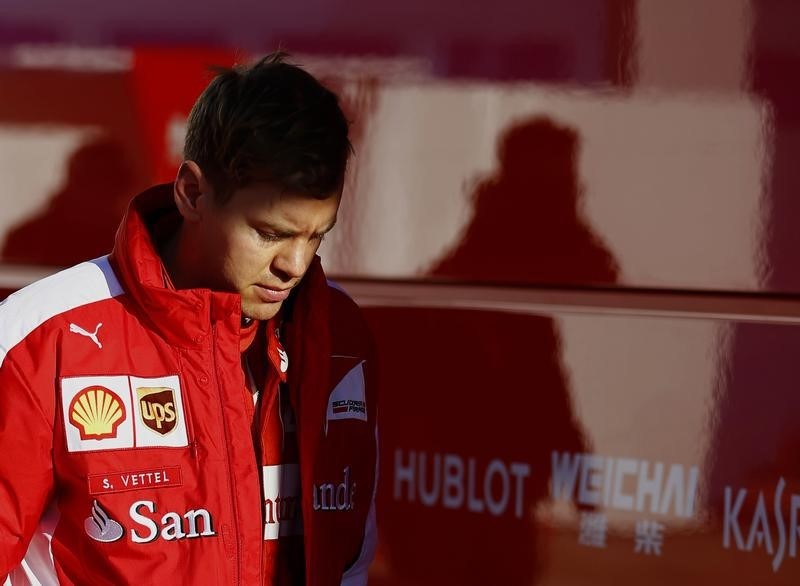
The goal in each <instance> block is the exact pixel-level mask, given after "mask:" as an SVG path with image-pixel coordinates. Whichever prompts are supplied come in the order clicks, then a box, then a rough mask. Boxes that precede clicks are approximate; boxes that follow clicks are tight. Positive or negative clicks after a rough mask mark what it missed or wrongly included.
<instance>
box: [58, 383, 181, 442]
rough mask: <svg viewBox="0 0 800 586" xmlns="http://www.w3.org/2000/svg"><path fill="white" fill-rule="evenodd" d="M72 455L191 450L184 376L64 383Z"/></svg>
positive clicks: (62, 391)
mask: <svg viewBox="0 0 800 586" xmlns="http://www.w3.org/2000/svg"><path fill="white" fill-rule="evenodd" d="M61 408H62V413H63V417H64V419H63V420H64V432H65V435H66V444H67V451H69V452H90V451H96V450H116V449H124V448H145V447H147V448H150V447H178V448H179V447H185V446H188V445H189V438H188V434H187V430H186V418H185V417H184V415H183V414H184V410H183V395H182V393H181V383H180V377H179V376H178V375H176V374H175V375H169V376H162V377H155V378H144V377H137V376H133V375H119V376H76V377H65V378H62V379H61Z"/></svg>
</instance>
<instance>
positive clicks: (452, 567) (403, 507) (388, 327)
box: [367, 118, 617, 585]
mask: <svg viewBox="0 0 800 586" xmlns="http://www.w3.org/2000/svg"><path fill="white" fill-rule="evenodd" d="M578 146H579V139H578V135H577V133H576V132H575V131H574V130H572V129H571V128H567V127H565V126H561V125H558V124H556V123H555V122H553V121H552V120H549V119H547V118H535V119H532V120H528V121H522V122H520V123H518V124H516V125H514V126H513V127H511V128H510V129H508V130H507V131H506V132H505V133H504V134H503V136H502V138H501V141H500V147H499V154H500V156H499V167H498V168H497V170H496V171H495V172H494V173H493V174H492V175H491V176H489V177H487V178H485V179H483V180H482V181H480V182H479V183H478V184H477V186H476V189H475V191H474V194H473V205H474V209H475V214H474V217H473V219H472V222H471V223H470V225H469V226H468V227H467V229H466V230H465V232H464V235H463V239H462V240H461V241H460V242H459V243H458V244H457V246H456V247H455V248H454V249H453V250H452V251H451V252H450V253H449V254H447V256H446V257H445V258H444V259H442V260H441V261H439V262H438V263H436V264H435V265H434V266H433V267H432V268H431V270H430V276H431V277H434V278H438V279H442V278H444V279H446V280H448V281H452V282H454V283H455V282H475V281H477V282H484V283H486V282H488V283H498V284H502V283H541V284H565V283H569V284H573V285H575V284H579V283H580V284H585V283H591V284H600V283H602V284H609V283H613V282H614V281H615V280H616V278H617V265H616V262H615V261H614V259H613V257H612V255H611V253H610V252H609V251H608V250H607V249H606V248H605V247H604V246H603V245H602V243H601V241H600V239H599V238H597V237H596V236H595V235H594V234H593V233H592V231H591V228H590V227H589V226H588V225H586V224H585V223H584V222H583V221H582V219H581V215H580V212H579V210H578V202H579V195H580V192H579V188H578V184H579V182H578V179H577V173H576V166H575V159H576V152H577V148H578ZM367 315H368V318H369V320H370V325H371V328H372V330H373V332H374V335H375V337H376V340H377V344H378V348H379V352H380V367H381V368H380V372H381V377H382V378H381V413H382V414H383V417H382V420H381V422H380V429H381V442H382V448H381V450H382V453H381V458H382V459H381V461H382V463H383V464H382V484H381V488H380V491H379V500H378V505H379V509H378V515H379V519H380V525H381V527H383V528H384V529H383V533H382V541H381V546H380V548H379V563H380V564H383V565H384V567H385V568H387V572H385V573H386V574H387V576H390V578H385V579H382V578H381V577H380V576H376V577H375V578H376V580H375V583H376V584H379V585H380V584H384V585H386V584H431V585H433V584H437V585H438V584H533V583H535V582H536V581H537V580H538V578H539V577H540V576H541V571H542V563H543V561H544V559H545V557H546V556H545V553H543V552H544V550H546V546H547V544H548V543H547V542H548V537H547V532H543V531H541V530H540V528H539V527H538V523H537V520H536V517H535V510H536V507H537V504H539V503H541V502H543V501H544V500H546V499H547V498H549V481H550V470H551V461H552V455H553V453H554V452H570V453H573V454H574V453H583V452H588V451H590V447H589V441H588V440H587V438H586V437H585V435H584V432H583V429H582V426H581V424H580V422H579V421H578V419H577V417H576V414H575V412H574V408H573V404H572V398H571V396H570V390H569V381H568V377H567V374H566V373H565V371H564V367H563V364H562V358H561V343H560V339H559V333H558V329H557V326H556V323H555V322H554V320H553V319H551V318H550V317H549V316H548V315H547V314H544V315H536V314H534V313H527V312H525V313H507V312H502V311H494V310H482V309H479V308H476V309H457V308H441V307H439V308H427V307H421V308H420V307H413V308H408V307H407V308H368V309H367ZM397 450H400V451H401V452H400V455H401V460H400V464H401V468H402V467H407V466H408V464H409V453H410V452H412V451H414V452H415V454H416V457H417V471H416V474H417V478H416V482H417V485H419V484H420V483H421V482H424V483H425V487H424V488H425V490H427V491H428V492H430V491H431V490H432V489H433V488H434V487H435V481H436V478H437V477H436V470H435V469H434V466H433V464H432V460H433V455H434V454H436V453H439V454H455V455H457V456H458V457H459V458H461V460H462V461H463V462H465V464H464V465H465V468H466V467H467V463H468V461H469V460H470V459H473V460H474V466H475V477H476V482H475V485H476V487H477V488H476V489H475V490H476V491H477V492H478V493H479V496H480V495H482V494H483V493H484V488H485V487H484V480H485V471H486V469H487V467H488V465H489V464H490V462H492V461H493V460H500V461H501V462H502V463H503V465H504V466H505V467H506V469H507V470H509V469H510V466H511V464H512V463H524V464H527V465H529V466H530V476H528V477H527V478H525V479H524V482H523V484H522V488H521V490H522V492H523V494H522V496H521V501H522V514H521V515H517V514H516V513H517V511H516V510H515V507H514V505H516V502H517V499H518V498H520V497H518V494H517V493H516V492H514V490H513V488H516V487H515V486H513V483H512V485H510V486H509V490H510V494H509V495H508V499H507V506H506V507H505V509H504V510H503V511H502V513H501V514H497V515H495V514H493V513H492V512H490V511H488V509H487V508H486V506H485V505H484V509H483V511H482V512H476V511H470V510H469V509H468V506H467V505H466V504H465V505H464V506H461V507H459V508H455V509H454V508H447V507H445V506H443V499H442V498H439V499H438V500H437V502H436V503H434V504H433V505H432V506H425V504H424V503H422V502H421V500H420V492H419V490H420V487H419V486H417V494H416V495H414V496H415V498H414V499H412V498H410V495H409V486H408V485H409V483H408V482H407V481H405V480H404V479H403V477H402V475H399V474H398V465H397V460H396V458H397ZM421 453H425V454H426V455H427V457H426V462H425V466H424V468H425V470H424V479H423V478H422V476H423V471H422V470H421V469H420V465H419V454H421ZM464 476H465V478H466V477H467V476H468V474H467V471H465V475H464ZM439 482H440V484H441V483H443V482H444V480H443V477H442V472H441V471H440V472H439ZM468 483H469V480H465V481H464V484H468ZM489 486H490V489H489V490H490V491H491V492H492V495H493V497H492V498H493V499H494V500H501V499H502V498H503V490H504V487H503V486H502V482H501V479H499V477H497V476H495V477H494V479H493V480H492V481H491V482H490V485H489ZM440 490H442V489H441V488H440ZM451 492H452V491H451ZM481 498H484V500H485V495H484V497H481ZM575 539H576V541H575V544H576V546H577V536H576V537H575Z"/></svg>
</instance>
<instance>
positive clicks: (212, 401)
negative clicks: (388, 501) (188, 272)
mask: <svg viewBox="0 0 800 586" xmlns="http://www.w3.org/2000/svg"><path fill="white" fill-rule="evenodd" d="M170 194H171V189H168V188H166V187H164V186H161V187H158V188H154V189H152V190H150V191H148V192H145V193H144V194H142V195H140V196H139V197H138V198H136V199H135V200H134V202H133V204H132V205H131V209H130V211H129V212H128V215H127V216H126V218H125V220H124V221H123V223H122V225H121V227H120V230H119V232H118V234H117V240H116V244H115V247H114V251H113V253H112V255H111V256H110V257H103V258H100V259H97V260H94V261H91V262H86V263H82V264H79V265H77V266H75V267H72V268H70V269H67V270H65V271H62V272H60V273H58V274H56V275H53V276H51V277H48V278H46V279H43V280H42V281H39V282H36V283H34V284H32V285H30V286H28V287H26V288H24V289H22V290H20V291H18V292H17V293H15V294H13V295H11V296H10V297H9V298H8V299H7V300H6V301H5V302H3V304H2V305H0V579H1V577H2V576H4V575H6V574H8V573H9V572H10V573H11V578H12V581H13V580H14V578H15V577H21V576H22V575H23V574H25V573H27V574H28V575H31V574H35V575H37V576H39V577H40V578H39V579H40V580H41V579H42V578H41V576H46V575H48V574H49V575H50V576H52V575H53V573H55V574H56V575H57V578H58V581H59V582H60V583H61V584H115V585H116V584H123V583H127V584H151V583H153V584H167V583H181V584H247V585H249V584H253V585H255V584H261V583H262V581H263V580H262V575H261V574H262V562H263V561H262V555H263V548H262V545H263V539H264V537H265V536H266V535H267V534H269V533H271V532H272V533H275V534H277V529H276V528H274V527H273V528H272V529H274V530H275V531H272V529H270V528H269V527H267V526H266V525H265V523H268V522H269V521H270V519H271V520H272V521H273V522H274V521H275V516H276V515H277V514H278V512H279V511H281V510H282V509H281V507H283V510H284V512H285V510H286V506H287V505H289V506H290V505H293V504H294V503H292V502H290V500H289V499H286V500H285V501H284V502H283V503H281V502H279V501H280V499H279V498H278V499H277V500H276V495H277V493H276V492H275V491H278V490H279V489H278V488H277V487H278V484H280V480H279V478H278V477H277V476H275V473H274V472H275V471H274V469H272V470H271V471H269V472H268V470H267V468H272V467H267V466H263V465H262V464H263V462H259V461H258V454H259V445H258V432H257V431H256V434H255V435H256V441H255V442H254V441H252V440H251V438H252V437H253V436H252V435H251V422H252V421H253V402H252V396H251V395H250V393H249V391H247V390H246V385H245V381H244V374H243V370H242V368H241V361H240V353H239V344H240V324H241V315H240V301H239V297H238V295H235V294H227V293H216V292H211V291H209V290H207V289H196V290H179V291H176V290H174V289H171V288H170V287H168V286H166V285H165V273H164V268H163V265H162V263H161V260H160V258H159V257H158V255H157V253H156V251H155V248H154V246H153V243H152V240H151V237H150V232H149V229H148V226H147V225H146V224H147V223H148V222H150V221H151V219H152V218H154V217H158V216H159V215H160V214H161V213H169V212H170V211H171V210H170V208H171V197H170ZM285 309H286V311H284V314H285V318H284V323H283V324H282V328H281V329H282V332H281V341H282V343H283V346H284V347H285V348H286V352H287V353H288V358H289V362H290V366H289V368H288V382H287V385H288V392H289V397H290V399H291V406H292V407H293V408H294V412H295V414H296V420H297V424H296V425H297V435H296V437H297V444H298V454H299V472H300V490H299V494H300V511H299V514H300V518H295V519H294V521H295V523H296V524H297V525H296V527H295V529H296V530H297V532H301V533H302V534H303V552H304V560H305V568H298V570H299V571H300V573H301V574H302V572H303V570H304V571H305V576H306V583H307V584H325V585H327V584H338V583H341V582H343V581H344V582H345V583H353V584H360V583H365V582H366V571H367V566H368V564H369V562H370V560H371V557H372V553H373V551H374V543H375V532H374V504H373V503H374V492H375V479H376V460H377V450H376V401H375V398H376V397H375V385H374V382H373V380H374V377H375V373H374V366H373V365H374V360H373V356H372V347H371V343H370V342H369V336H368V333H367V331H366V327H365V325H364V322H363V320H362V318H361V316H360V314H359V311H358V309H357V307H356V306H355V304H354V303H353V302H352V301H351V300H350V299H349V298H348V297H347V296H346V295H345V294H344V293H343V292H341V291H340V290H338V289H337V288H336V287H333V286H329V284H328V283H327V281H326V280H325V277H324V274H323V272H322V269H321V267H320V265H319V262H318V260H316V261H315V262H314V263H313V264H312V267H311V268H310V269H309V271H308V273H307V274H306V276H305V277H304V279H303V281H302V283H301V284H300V286H298V288H297V289H296V290H295V292H294V293H293V294H292V297H291V298H290V300H289V302H287V307H286V308H285ZM265 359H266V357H265ZM268 477H269V478H268ZM276 483H277V484H276ZM262 484H263V486H262ZM270 487H271V488H270ZM277 496H279V495H277ZM292 515H293V517H294V516H295V513H292ZM300 519H301V520H300ZM287 527H288V525H287ZM287 527H282V528H281V530H280V531H281V532H282V531H283V530H284V529H285V528H287ZM29 544H30V547H28V546H29ZM26 550H27V555H26ZM23 556H25V560H24V561H22V562H21V560H22V559H23ZM21 581H22V580H21ZM23 583H26V582H24V581H23ZM34 583H35V582H34ZM45 583H46V582H45Z"/></svg>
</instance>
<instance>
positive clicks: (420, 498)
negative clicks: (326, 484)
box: [367, 307, 800, 584]
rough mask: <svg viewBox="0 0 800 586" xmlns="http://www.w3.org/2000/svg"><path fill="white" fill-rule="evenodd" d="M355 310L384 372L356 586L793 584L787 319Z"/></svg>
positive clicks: (799, 524) (792, 410)
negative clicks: (367, 574)
mask: <svg viewBox="0 0 800 586" xmlns="http://www.w3.org/2000/svg"><path fill="white" fill-rule="evenodd" d="M367 314H368V317H369V319H370V323H371V325H372V328H373V330H374V331H375V332H376V336H377V340H378V344H379V347H380V348H381V350H382V353H381V356H382V365H381V366H382V371H383V373H384V376H383V388H382V390H383V393H384V394H383V398H382V400H383V403H382V405H381V414H382V419H381V422H380V423H381V437H382V442H383V444H382V450H381V459H382V462H383V467H382V470H383V476H382V484H381V485H380V489H379V505H380V507H379V511H380V512H381V520H382V527H383V538H382V541H381V549H380V553H379V557H378V561H377V562H376V565H375V568H374V576H375V583H376V584H442V583H457V584H487V583H496V584H533V583H535V584H633V583H641V582H642V581H644V582H646V583H648V584H675V583H689V584H709V583H714V584H728V583H730V584H745V583H747V584H792V583H795V582H796V581H797V579H798V577H799V576H800V565H798V564H799V563H800V560H798V559H797V555H798V553H797V546H798V539H800V532H799V530H800V465H798V462H797V458H796V452H797V449H798V447H800V435H798V433H797V432H796V425H795V423H794V422H795V421H796V419H797V417H798V415H800V399H798V395H797V393H796V392H794V390H793V389H794V386H795V381H796V378H797V370H796V368H795V367H794V366H792V364H793V361H792V360H791V359H789V356H790V355H793V354H796V353H797V351H798V349H800V346H798V344H800V336H798V333H797V331H796V327H789V326H785V325H776V324H771V325H768V324H736V323H731V322H726V321H720V320H706V319H663V318H656V317H634V316H624V315H616V316H612V315H591V314H589V315H574V314H573V315H570V314H569V313H559V312H556V313H552V314H548V313H540V314H528V315H520V314H510V313H499V312H493V311H475V310H472V311H469V310H457V309H450V310H448V309H442V308H437V309H412V308H391V309H389V308H378V307H373V308H369V309H368V310H367ZM777 345H780V346H781V347H782V348H784V350H783V351H782V352H777V353H776V352H774V351H772V350H770V351H765V350H764V348H770V349H773V350H774V348H775V347H776V346H777Z"/></svg>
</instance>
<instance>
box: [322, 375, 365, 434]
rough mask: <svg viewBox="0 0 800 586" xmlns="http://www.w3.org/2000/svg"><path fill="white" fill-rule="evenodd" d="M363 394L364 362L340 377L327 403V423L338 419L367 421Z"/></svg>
mask: <svg viewBox="0 0 800 586" xmlns="http://www.w3.org/2000/svg"><path fill="white" fill-rule="evenodd" d="M365 399H366V397H365V393H364V362H363V361H362V362H359V363H358V364H356V365H355V366H354V367H353V368H352V369H350V371H349V372H348V373H347V374H345V375H344V377H342V380H340V381H339V384H338V385H336V388H334V389H333V391H331V394H330V399H329V401H328V418H327V421H336V420H340V419H360V420H361V421H366V420H367V403H366V400H365Z"/></svg>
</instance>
